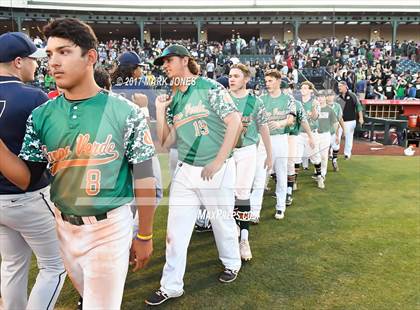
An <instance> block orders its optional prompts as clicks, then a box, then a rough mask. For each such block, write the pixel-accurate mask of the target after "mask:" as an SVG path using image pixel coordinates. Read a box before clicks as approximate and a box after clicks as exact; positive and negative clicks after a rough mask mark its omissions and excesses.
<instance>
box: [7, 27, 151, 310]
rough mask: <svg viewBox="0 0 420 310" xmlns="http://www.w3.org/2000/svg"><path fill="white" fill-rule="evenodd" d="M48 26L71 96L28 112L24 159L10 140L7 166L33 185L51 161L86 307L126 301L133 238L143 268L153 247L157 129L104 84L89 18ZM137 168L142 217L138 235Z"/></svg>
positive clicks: (62, 227) (13, 176)
mask: <svg viewBox="0 0 420 310" xmlns="http://www.w3.org/2000/svg"><path fill="white" fill-rule="evenodd" d="M44 34H45V36H46V37H47V39H48V41H47V54H48V65H49V67H50V69H51V72H52V74H53V76H54V78H55V80H56V82H57V85H58V86H59V87H60V88H61V89H63V90H64V94H61V95H60V96H58V97H57V98H55V99H53V100H50V101H47V102H46V103H45V104H43V105H41V106H40V107H38V108H36V109H35V110H34V111H33V112H32V114H31V116H30V117H29V118H28V121H27V129H26V134H25V138H24V142H23V146H22V150H21V152H20V155H19V156H20V157H21V159H19V158H18V157H16V156H15V155H14V154H12V153H10V152H9V151H8V150H7V148H6V147H5V146H4V144H2V143H0V156H1V158H2V159H5V160H2V161H1V164H0V171H1V173H2V174H3V175H4V176H6V177H7V178H8V179H9V180H10V181H11V182H13V183H14V184H15V185H17V186H19V187H20V188H22V189H25V188H27V187H28V186H29V185H30V184H33V183H34V182H36V181H37V179H38V178H39V174H40V172H42V171H43V170H44V169H45V167H46V166H47V163H48V168H49V170H50V172H51V175H52V182H51V200H52V201H53V202H54V204H55V208H54V213H55V218H56V229H57V235H58V239H59V244H60V250H61V255H62V257H63V260H64V265H65V267H66V270H67V272H68V275H69V277H70V279H71V281H72V283H73V285H74V286H75V288H76V289H77V291H78V292H79V293H80V295H81V296H82V297H83V308H85V309H119V308H120V306H121V301H122V296H123V291H124V282H125V277H126V274H127V270H128V262H129V256H130V245H131V261H132V263H133V264H135V268H134V270H137V269H139V268H143V267H144V265H145V264H146V263H147V262H148V260H149V259H150V256H151V254H152V251H153V243H152V224H153V215H154V209H155V205H154V204H155V199H156V198H155V197H156V191H155V184H154V178H153V173H152V161H151V158H152V156H153V155H154V147H153V143H152V140H151V136H150V131H149V128H148V126H147V122H146V118H145V117H144V115H143V114H142V113H141V111H140V110H139V108H138V107H137V106H136V105H134V104H133V103H131V102H129V101H127V100H126V99H124V98H122V97H120V96H117V95H113V94H112V93H109V92H107V91H104V90H102V89H100V88H99V87H98V86H97V85H96V83H95V81H94V74H93V73H94V69H93V66H94V64H95V63H96V60H97V52H96V47H97V39H96V37H95V34H94V33H93V31H92V29H91V28H90V27H89V26H88V25H86V24H85V23H83V22H80V21H78V20H76V19H58V20H55V21H53V22H51V23H49V24H48V25H46V26H45V27H44ZM132 171H133V173H134V182H135V197H136V200H137V203H138V206H139V207H138V213H139V217H140V219H139V227H140V228H139V229H140V230H139V233H138V234H137V237H136V239H135V240H132V226H133V215H132V212H131V210H130V203H131V202H132V200H133V199H134V193H133V176H132ZM140 206H141V207H140Z"/></svg>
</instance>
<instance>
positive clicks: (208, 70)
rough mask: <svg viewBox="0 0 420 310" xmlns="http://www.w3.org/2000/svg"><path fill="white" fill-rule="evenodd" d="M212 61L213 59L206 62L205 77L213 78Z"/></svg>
mask: <svg viewBox="0 0 420 310" xmlns="http://www.w3.org/2000/svg"><path fill="white" fill-rule="evenodd" d="M214 67H215V66H214V62H213V61H209V62H208V63H207V66H206V72H207V77H208V78H209V79H212V78H214Z"/></svg>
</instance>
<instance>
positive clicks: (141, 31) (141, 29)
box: [137, 20, 144, 47]
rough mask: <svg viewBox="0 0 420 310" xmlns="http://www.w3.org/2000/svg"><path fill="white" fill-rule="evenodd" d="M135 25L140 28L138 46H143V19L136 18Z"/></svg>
mask: <svg viewBox="0 0 420 310" xmlns="http://www.w3.org/2000/svg"><path fill="white" fill-rule="evenodd" d="M137 26H139V29H140V46H141V47H144V46H143V43H144V21H142V20H137Z"/></svg>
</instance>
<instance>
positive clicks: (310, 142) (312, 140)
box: [308, 138, 315, 149]
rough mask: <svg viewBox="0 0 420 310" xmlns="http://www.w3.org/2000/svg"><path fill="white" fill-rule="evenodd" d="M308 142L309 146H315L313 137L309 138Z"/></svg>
mask: <svg viewBox="0 0 420 310" xmlns="http://www.w3.org/2000/svg"><path fill="white" fill-rule="evenodd" d="M308 142H309V146H310V147H311V149H314V148H315V142H314V139H313V138H309V140H308Z"/></svg>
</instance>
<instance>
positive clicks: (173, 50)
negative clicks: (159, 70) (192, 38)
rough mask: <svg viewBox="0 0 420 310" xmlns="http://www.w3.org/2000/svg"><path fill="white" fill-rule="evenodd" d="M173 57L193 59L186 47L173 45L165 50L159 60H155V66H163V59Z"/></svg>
mask: <svg viewBox="0 0 420 310" xmlns="http://www.w3.org/2000/svg"><path fill="white" fill-rule="evenodd" d="M171 56H179V57H190V58H192V55H191V53H190V52H189V51H188V50H187V49H186V48H185V46H182V45H179V44H172V45H169V46H168V47H167V48H165V49H164V50H163V52H162V54H161V55H160V56H159V57H158V58H156V59H155V61H154V62H153V64H154V65H155V66H162V65H163V59H164V58H166V57H171Z"/></svg>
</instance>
